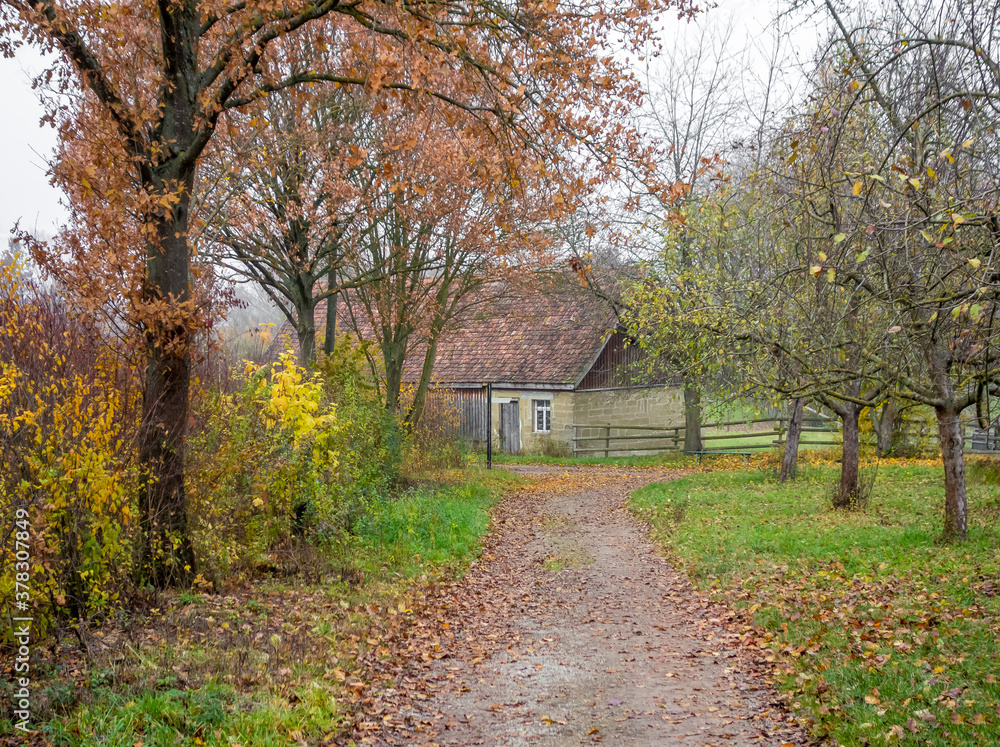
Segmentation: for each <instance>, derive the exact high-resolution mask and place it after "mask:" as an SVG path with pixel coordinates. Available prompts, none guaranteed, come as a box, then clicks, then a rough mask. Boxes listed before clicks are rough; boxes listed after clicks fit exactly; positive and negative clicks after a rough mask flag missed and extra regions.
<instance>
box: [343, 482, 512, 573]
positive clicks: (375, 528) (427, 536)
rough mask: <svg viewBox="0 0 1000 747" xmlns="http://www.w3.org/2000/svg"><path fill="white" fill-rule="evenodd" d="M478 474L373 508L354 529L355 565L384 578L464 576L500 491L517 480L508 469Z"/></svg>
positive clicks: (418, 489) (421, 487) (415, 489)
mask: <svg viewBox="0 0 1000 747" xmlns="http://www.w3.org/2000/svg"><path fill="white" fill-rule="evenodd" d="M475 475H476V477H475V479H474V480H467V481H463V482H460V483H458V484H454V485H418V486H415V487H413V488H410V489H408V490H406V491H404V492H402V493H401V494H399V495H395V496H391V497H387V498H384V499H382V500H379V501H376V502H374V503H373V504H371V505H370V506H369V507H368V510H367V511H366V512H365V515H364V516H363V517H362V518H361V519H360V520H359V521H358V522H357V523H356V524H355V526H354V537H353V542H352V545H353V546H352V548H351V557H352V559H353V562H355V563H356V564H358V565H359V566H360V567H361V568H362V569H363V570H364V572H365V573H366V575H370V576H373V577H380V578H385V577H388V576H394V577H402V578H407V579H409V578H413V577H416V576H420V575H423V574H425V573H428V572H430V573H434V574H437V575H440V574H448V575H455V574H457V573H460V572H461V571H462V570H464V568H465V567H466V566H467V564H468V563H469V562H470V561H471V560H472V559H473V558H474V557H475V556H476V555H477V554H478V550H479V543H480V540H481V539H482V537H483V535H484V534H485V533H486V530H487V529H488V528H489V510H490V508H491V507H492V506H493V504H494V503H495V502H496V500H497V498H498V496H499V495H500V492H501V489H502V488H503V487H505V486H511V485H514V484H515V483H516V482H517V481H518V478H517V477H516V476H515V475H512V474H511V473H509V472H505V471H503V470H497V471H492V470H490V471H487V470H479V471H476V472H475Z"/></svg>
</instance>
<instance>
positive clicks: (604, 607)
mask: <svg viewBox="0 0 1000 747" xmlns="http://www.w3.org/2000/svg"><path fill="white" fill-rule="evenodd" d="M524 472H525V473H529V474H530V477H531V481H530V482H528V483H526V484H524V485H523V486H520V487H518V488H517V489H516V490H515V491H514V492H513V493H512V494H510V495H509V496H508V497H507V498H506V499H505V500H504V501H503V503H502V504H501V505H500V506H499V507H498V509H497V510H496V512H495V515H494V521H493V527H492V531H491V533H490V535H489V536H488V538H487V540H486V543H485V545H484V548H483V554H482V556H481V558H480V559H479V560H478V561H476V562H475V563H473V565H472V567H471V568H470V570H469V572H468V574H467V575H466V576H465V578H464V579H462V580H460V581H458V582H455V583H449V584H428V585H425V586H423V587H421V588H419V589H418V590H416V592H415V597H414V598H413V599H412V600H411V601H410V602H409V605H408V607H407V608H406V609H405V610H402V609H398V608H392V609H385V610H381V611H380V613H381V614H373V615H372V619H373V620H377V621H379V622H378V623H377V627H374V628H373V629H372V630H371V631H370V632H369V635H368V638H367V639H366V641H365V642H366V643H367V644H369V648H368V649H367V650H366V651H365V652H364V653H363V655H362V656H361V658H360V661H359V665H360V667H359V671H360V672H363V673H364V674H363V675H361V676H363V677H364V679H365V682H364V683H363V687H359V688H357V689H356V690H355V691H353V694H352V695H351V698H352V699H353V703H354V708H355V712H356V722H355V730H354V734H353V737H352V738H353V739H354V740H355V741H357V742H358V743H362V744H407V745H409V744H427V745H433V744H442V745H443V744H455V745H459V744H461V745H464V744H496V743H502V742H501V741H498V740H499V739H500V737H499V736H497V735H501V734H507V735H511V736H513V735H518V734H520V735H523V734H531V735H534V736H535V737H536V738H539V739H541V741H542V743H558V744H561V743H563V742H562V741H560V740H562V739H563V738H569V737H571V736H572V738H573V739H576V740H577V741H576V742H573V743H579V742H580V741H584V742H595V743H596V742H600V741H602V740H608V741H609V743H618V744H621V743H629V744H659V743H663V741H662V740H663V739H665V738H669V740H670V743H672V744H692V745H693V744H699V745H704V744H726V743H729V744H733V743H749V741H750V740H751V739H752V740H753V742H754V743H760V744H773V745H778V744H782V743H787V744H795V743H801V739H802V737H801V733H800V732H799V731H798V730H797V729H794V728H792V727H791V725H790V724H789V722H788V717H787V714H786V713H785V711H784V710H783V709H782V708H780V707H777V706H776V703H775V702H774V696H773V692H772V691H771V690H770V688H769V686H768V682H767V681H765V680H763V679H760V677H761V674H760V671H759V670H756V669H754V666H753V662H752V660H751V658H750V657H748V656H747V655H746V652H747V649H744V648H742V647H741V638H740V633H739V631H738V630H737V629H735V626H736V624H737V622H738V620H737V618H736V615H735V614H734V613H732V612H730V611H728V610H726V609H724V608H721V607H719V606H717V605H714V604H712V603H710V602H709V601H708V598H707V597H706V596H703V595H700V594H698V593H697V592H696V591H695V590H694V589H693V588H692V587H691V585H690V584H689V583H688V582H687V581H686V579H685V578H684V577H683V576H681V575H679V574H677V573H676V572H674V571H673V569H672V568H670V567H669V565H667V564H666V562H665V561H664V560H663V559H662V558H660V557H659V556H657V555H656V554H655V553H654V552H653V549H652V545H651V544H650V543H649V541H648V539H647V537H646V532H645V529H644V528H643V526H642V525H639V524H638V523H636V522H635V520H634V519H633V518H632V517H631V515H630V514H629V512H628V511H627V510H626V509H625V505H624V504H625V500H626V498H627V496H628V494H629V493H630V492H631V491H632V490H634V489H635V488H637V487H639V486H640V485H642V484H645V483H648V482H651V481H654V480H660V481H662V480H666V479H673V478H675V477H677V476H680V475H681V474H683V473H681V472H679V471H664V470H648V469H643V470H635V469H629V468H614V469H607V468H604V469H595V468H582V469H562V468H558V467H557V468H549V469H538V468H535V469H526V470H524ZM727 625H728V626H730V627H727ZM744 639H745V636H744ZM612 695H613V696H614V697H611V696H612ZM491 735H492V736H491ZM657 735H658V736H657ZM623 739H624V740H625V741H624V742H623V741H622V740H623ZM734 739H736V740H737V741H736V742H733V741H731V740H734ZM657 740H659V741H657ZM788 740H793V741H788ZM331 743H332V742H331Z"/></svg>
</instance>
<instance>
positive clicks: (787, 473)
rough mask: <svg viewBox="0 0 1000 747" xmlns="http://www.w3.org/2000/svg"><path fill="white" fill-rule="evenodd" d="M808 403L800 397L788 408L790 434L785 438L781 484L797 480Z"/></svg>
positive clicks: (779, 478)
mask: <svg viewBox="0 0 1000 747" xmlns="http://www.w3.org/2000/svg"><path fill="white" fill-rule="evenodd" d="M805 405H806V401H805V400H804V399H802V398H801V397H799V398H798V399H794V400H792V403H791V404H790V405H789V406H788V433H787V434H786V436H785V455H784V457H783V458H782V460H781V474H780V475H779V477H778V480H779V481H780V482H788V481H789V480H793V479H795V473H796V471H797V470H798V463H799V436H801V435H802V418H803V414H804V410H805Z"/></svg>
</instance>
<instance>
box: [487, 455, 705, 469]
mask: <svg viewBox="0 0 1000 747" xmlns="http://www.w3.org/2000/svg"><path fill="white" fill-rule="evenodd" d="M493 461H494V462H496V463H497V464H566V465H577V464H581V465H606V466H613V467H678V468H679V467H693V466H694V457H690V456H687V455H686V454H678V453H676V452H665V453H662V454H642V455H640V456H622V457H547V456H514V455H511V454H503V453H498V454H494V455H493Z"/></svg>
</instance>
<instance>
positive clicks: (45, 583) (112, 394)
mask: <svg viewBox="0 0 1000 747" xmlns="http://www.w3.org/2000/svg"><path fill="white" fill-rule="evenodd" d="M0 348H2V351H0V352H2V355H0V358H2V360H3V363H2V364H0V446H2V451H3V454H2V457H0V513H2V514H3V515H4V517H5V518H8V521H7V522H6V524H5V525H6V526H10V525H11V519H10V518H9V517H12V516H14V515H18V514H20V515H27V516H28V517H30V531H28V535H29V536H30V556H31V560H30V569H29V571H27V573H28V578H30V600H31V607H32V610H33V612H34V616H35V618H36V619H37V620H39V621H51V620H52V619H53V618H54V617H59V616H62V615H64V614H67V613H68V614H69V615H71V616H73V617H77V618H80V617H84V616H86V615H88V614H91V613H92V612H94V611H95V610H101V609H104V608H106V607H108V606H109V605H112V604H114V603H115V602H116V600H117V599H118V598H119V595H120V594H121V592H122V591H123V588H124V586H125V585H126V584H127V582H128V574H129V570H130V568H131V551H132V535H133V529H134V521H133V516H134V510H135V504H134V499H135V495H136V492H137V485H138V472H137V470H136V469H135V462H134V442H133V434H134V433H135V431H136V428H137V426H138V409H139V396H138V390H137V387H136V386H135V377H134V372H133V371H132V370H131V369H130V368H129V366H128V365H127V364H126V363H124V362H123V361H122V359H121V357H120V356H119V355H117V354H116V353H115V352H114V351H113V350H112V349H111V348H110V347H108V346H107V345H106V344H105V343H104V341H103V340H102V338H101V334H100V330H99V328H98V327H97V326H96V325H92V324H89V323H88V322H87V320H86V319H84V318H83V317H81V316H79V315H76V314H73V313H71V312H70V310H69V309H67V307H66V306H65V304H64V303H63V302H62V301H61V300H60V298H59V297H58V296H57V295H56V294H55V293H54V292H52V291H49V290H45V289H42V288H40V287H39V286H38V285H37V284H36V283H34V282H32V281H31V280H30V279H28V278H26V277H25V276H24V275H23V272H22V268H21V267H19V266H18V265H16V264H15V265H8V266H5V267H3V268H0ZM2 562H3V566H4V571H5V572H4V573H3V575H2V580H0V599H2V600H3V601H4V602H7V603H10V602H11V601H13V599H14V596H13V595H14V592H15V587H14V584H13V582H12V574H11V573H9V572H6V571H8V570H9V569H10V568H11V567H14V566H13V565H12V564H14V563H17V562H19V561H18V559H17V558H16V557H15V553H14V547H5V548H4V549H3V556H2ZM22 562H23V561H22ZM17 567H23V566H17ZM22 600H23V597H22Z"/></svg>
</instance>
